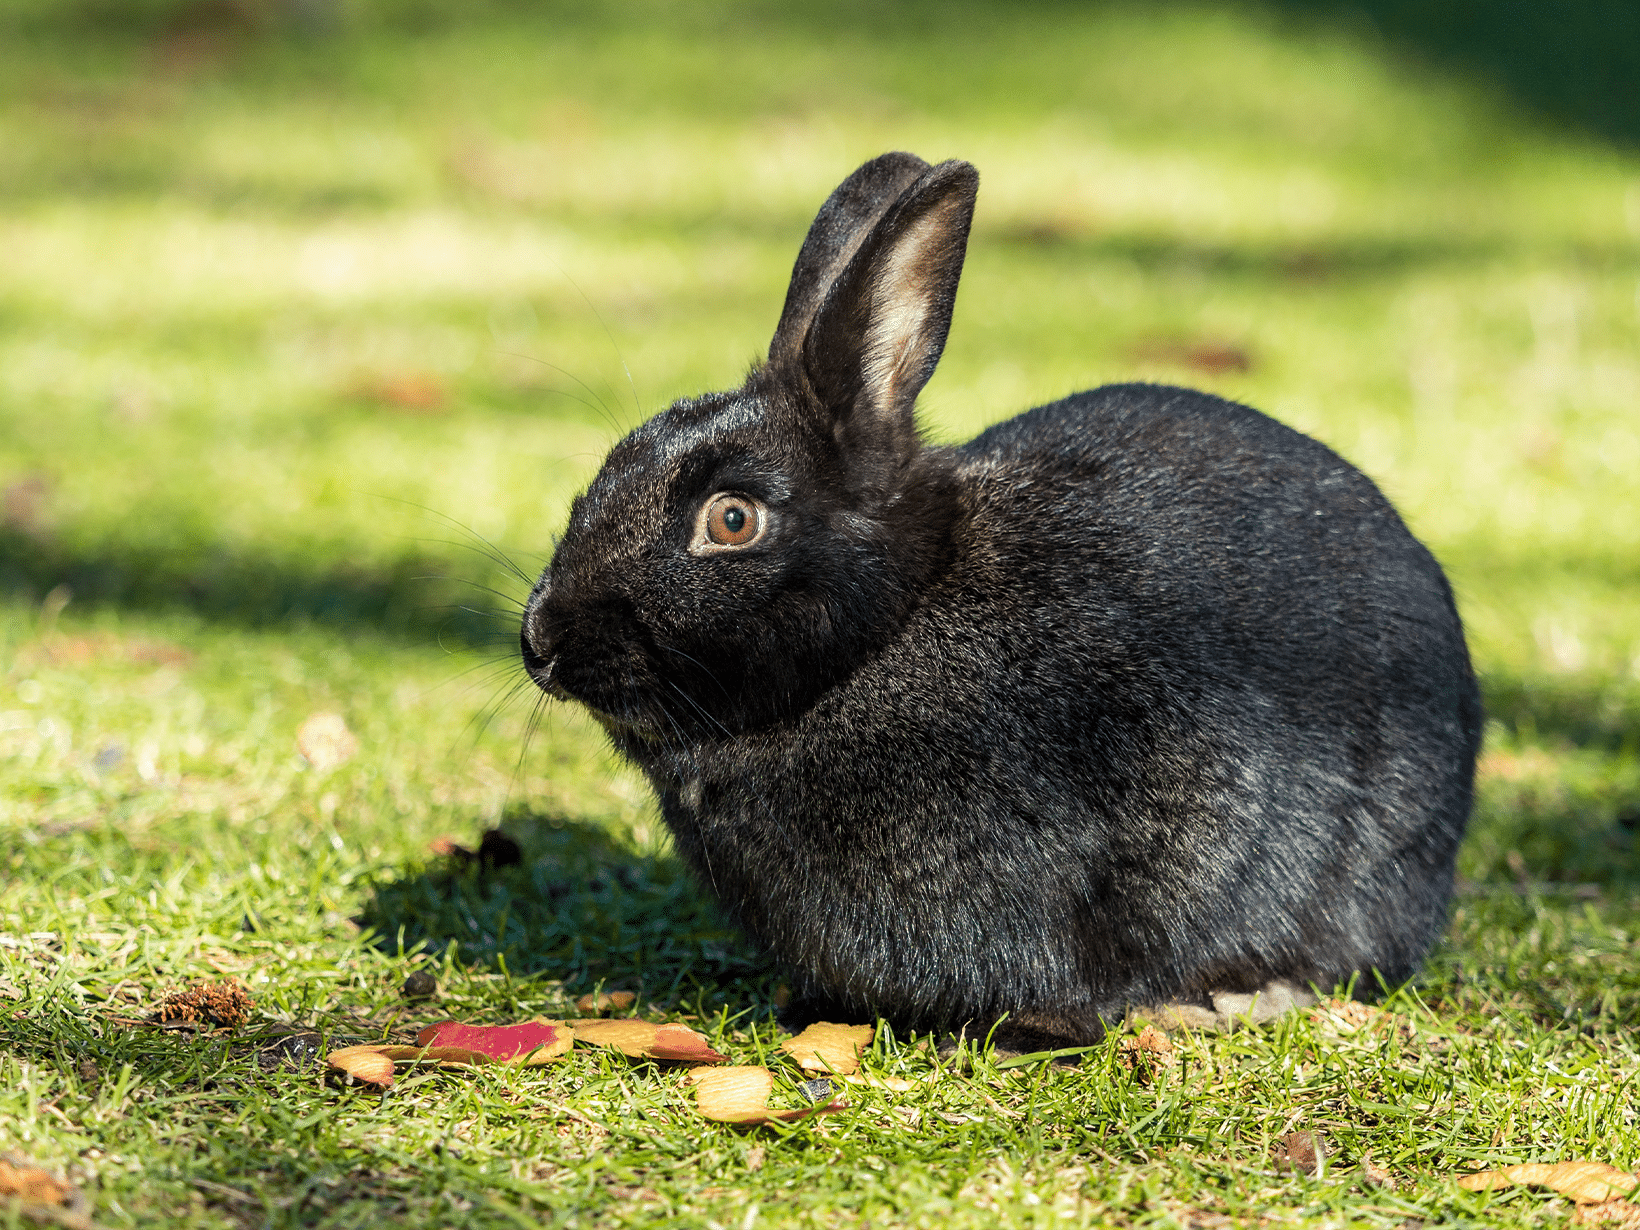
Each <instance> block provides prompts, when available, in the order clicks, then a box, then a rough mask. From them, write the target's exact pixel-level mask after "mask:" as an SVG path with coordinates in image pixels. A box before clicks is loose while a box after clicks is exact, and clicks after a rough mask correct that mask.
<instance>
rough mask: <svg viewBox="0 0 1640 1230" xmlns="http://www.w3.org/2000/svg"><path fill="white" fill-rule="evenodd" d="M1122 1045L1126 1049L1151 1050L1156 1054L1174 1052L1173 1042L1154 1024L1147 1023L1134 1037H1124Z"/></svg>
mask: <svg viewBox="0 0 1640 1230" xmlns="http://www.w3.org/2000/svg"><path fill="white" fill-rule="evenodd" d="M1121 1045H1122V1050H1124V1051H1150V1052H1151V1053H1152V1054H1156V1055H1171V1054H1172V1053H1173V1043H1172V1042H1170V1041H1169V1040H1168V1037H1167V1035H1166V1034H1164V1033H1163V1032H1162V1031H1161V1030H1159V1029H1157V1028H1156V1027H1155V1026H1154V1025H1146V1026H1145V1027H1144V1028H1143V1029H1141V1030H1140V1031H1139V1032H1138V1033H1137V1034H1135V1035H1134V1036H1133V1037H1131V1038H1123V1039H1122V1044H1121Z"/></svg>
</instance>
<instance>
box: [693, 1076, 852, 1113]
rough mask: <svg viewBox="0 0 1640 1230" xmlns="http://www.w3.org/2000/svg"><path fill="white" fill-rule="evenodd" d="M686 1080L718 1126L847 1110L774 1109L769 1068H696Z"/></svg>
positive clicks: (833, 1106) (836, 1106)
mask: <svg viewBox="0 0 1640 1230" xmlns="http://www.w3.org/2000/svg"><path fill="white" fill-rule="evenodd" d="M685 1080H686V1081H687V1083H688V1084H691V1085H693V1086H694V1087H695V1106H696V1108H697V1109H698V1110H699V1111H700V1113H701V1115H702V1116H703V1117H705V1118H707V1119H711V1120H713V1121H714V1122H717V1123H735V1124H739V1125H741V1126H743V1127H755V1126H756V1125H758V1124H761V1123H770V1122H773V1121H774V1120H776V1119H779V1120H781V1121H782V1122H786V1123H790V1122H792V1121H793V1120H796V1119H803V1118H807V1117H808V1116H809V1115H820V1114H831V1113H833V1112H835V1111H839V1110H845V1109H847V1106H846V1104H845V1103H843V1102H836V1101H834V1102H828V1103H826V1105H824V1106H813V1107H807V1108H805V1109H802V1110H770V1109H769V1094H770V1093H772V1092H773V1091H774V1073H773V1072H771V1071H769V1069H767V1068H758V1067H729V1068H695V1069H694V1070H692V1071H691V1072H690V1073H689V1075H688V1076H687V1077H686V1078H685Z"/></svg>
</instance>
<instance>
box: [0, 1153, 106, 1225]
mask: <svg viewBox="0 0 1640 1230" xmlns="http://www.w3.org/2000/svg"><path fill="white" fill-rule="evenodd" d="M90 1207H91V1202H90V1201H89V1200H87V1199H86V1195H85V1193H84V1192H82V1191H81V1190H80V1189H79V1188H77V1187H75V1186H74V1185H73V1184H71V1183H65V1182H63V1180H61V1179H59V1178H57V1177H56V1176H55V1175H53V1174H51V1173H49V1172H48V1171H44V1170H41V1169H40V1168H39V1167H38V1166H33V1165H30V1164H29V1163H28V1162H26V1161H24V1160H23V1159H22V1158H20V1157H0V1216H4V1215H5V1214H7V1213H10V1214H11V1216H12V1218H13V1219H16V1220H20V1221H23V1222H28V1223H35V1222H39V1223H42V1224H47V1225H53V1226H66V1227H68V1228H69V1230H91V1213H90Z"/></svg>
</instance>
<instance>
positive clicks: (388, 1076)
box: [325, 1046, 393, 1089]
mask: <svg viewBox="0 0 1640 1230" xmlns="http://www.w3.org/2000/svg"><path fill="white" fill-rule="evenodd" d="M325 1062H326V1063H327V1064H329V1065H330V1066H331V1067H333V1068H335V1069H336V1070H337V1071H339V1072H345V1073H346V1074H347V1075H349V1076H351V1077H352V1078H353V1079H354V1080H356V1081H360V1082H362V1083H363V1084H366V1085H375V1086H377V1087H378V1088H381V1089H386V1088H387V1087H388V1086H389V1085H391V1084H392V1083H393V1060H392V1058H391V1057H389V1056H387V1055H384V1054H382V1048H381V1047H379V1046H344V1047H342V1048H341V1050H338V1051H331V1052H330V1054H328V1055H326V1056H325Z"/></svg>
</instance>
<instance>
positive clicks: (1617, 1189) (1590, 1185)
mask: <svg viewBox="0 0 1640 1230" xmlns="http://www.w3.org/2000/svg"><path fill="white" fill-rule="evenodd" d="M1516 1183H1530V1184H1533V1185H1535V1186H1537V1187H1548V1188H1553V1189H1554V1190H1555V1191H1557V1192H1559V1193H1560V1194H1561V1195H1562V1196H1570V1197H1571V1198H1572V1199H1573V1200H1575V1201H1576V1202H1577V1203H1578V1204H1603V1203H1605V1202H1606V1201H1608V1200H1614V1199H1616V1198H1617V1197H1619V1196H1623V1195H1626V1194H1627V1193H1629V1192H1632V1191H1633V1190H1634V1189H1635V1187H1636V1186H1640V1178H1636V1177H1635V1176H1634V1175H1632V1174H1629V1173H1628V1172H1627V1171H1626V1170H1619V1169H1617V1167H1615V1166H1608V1165H1606V1163H1605V1162H1584V1161H1577V1162H1556V1163H1554V1164H1552V1165H1549V1164H1545V1163H1541V1162H1529V1163H1527V1164H1526V1165H1524V1166H1505V1167H1504V1168H1503V1169H1502V1170H1483V1171H1481V1172H1480V1173H1479V1174H1470V1175H1465V1176H1464V1177H1463V1178H1461V1179H1459V1180H1458V1186H1459V1187H1461V1188H1463V1189H1464V1190H1465V1191H1471V1192H1485V1191H1492V1190H1494V1189H1496V1188H1500V1187H1510V1186H1512V1185H1514V1184H1516Z"/></svg>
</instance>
